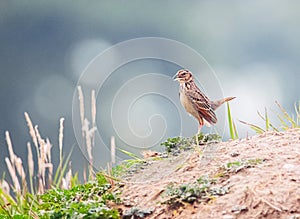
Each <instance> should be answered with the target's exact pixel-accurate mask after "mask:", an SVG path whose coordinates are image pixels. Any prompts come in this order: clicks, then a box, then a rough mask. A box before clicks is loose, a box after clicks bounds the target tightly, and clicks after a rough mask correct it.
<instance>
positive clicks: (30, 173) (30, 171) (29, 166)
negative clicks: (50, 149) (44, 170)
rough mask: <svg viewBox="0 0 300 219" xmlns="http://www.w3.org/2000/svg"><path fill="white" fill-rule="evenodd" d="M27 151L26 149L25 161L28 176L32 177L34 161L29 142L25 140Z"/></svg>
mask: <svg viewBox="0 0 300 219" xmlns="http://www.w3.org/2000/svg"><path fill="white" fill-rule="evenodd" d="M27 151H28V156H27V162H28V170H29V176H30V177H31V178H32V177H33V173H34V161H33V155H32V150H31V145H30V142H27Z"/></svg>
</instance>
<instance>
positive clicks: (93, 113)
mask: <svg viewBox="0 0 300 219" xmlns="http://www.w3.org/2000/svg"><path fill="white" fill-rule="evenodd" d="M91 96H92V100H91V102H92V106H91V112H92V124H93V126H96V94H95V90H92V94H91Z"/></svg>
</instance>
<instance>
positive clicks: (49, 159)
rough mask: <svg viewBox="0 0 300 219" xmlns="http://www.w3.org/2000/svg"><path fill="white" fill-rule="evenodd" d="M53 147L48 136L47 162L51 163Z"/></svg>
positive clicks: (46, 147) (46, 146) (46, 145)
mask: <svg viewBox="0 0 300 219" xmlns="http://www.w3.org/2000/svg"><path fill="white" fill-rule="evenodd" d="M51 148H52V144H51V143H50V140H49V138H46V143H45V149H44V150H45V160H46V162H47V163H51Z"/></svg>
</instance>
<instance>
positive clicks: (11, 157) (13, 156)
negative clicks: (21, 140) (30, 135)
mask: <svg viewBox="0 0 300 219" xmlns="http://www.w3.org/2000/svg"><path fill="white" fill-rule="evenodd" d="M5 140H6V143H7V147H8V152H9V157H10V161H11V164H12V166H13V167H14V166H15V159H16V155H15V153H14V150H13V146H12V143H11V139H10V136H9V132H8V131H6V132H5Z"/></svg>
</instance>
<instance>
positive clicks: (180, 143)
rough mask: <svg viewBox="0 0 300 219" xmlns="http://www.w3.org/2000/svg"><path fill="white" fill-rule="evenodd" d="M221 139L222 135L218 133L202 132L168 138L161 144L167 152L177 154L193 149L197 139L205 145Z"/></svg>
mask: <svg viewBox="0 0 300 219" xmlns="http://www.w3.org/2000/svg"><path fill="white" fill-rule="evenodd" d="M196 138H197V139H196ZM221 140H222V138H221V136H219V135H217V134H203V133H202V132H201V133H199V134H198V135H197V136H193V137H192V138H182V137H175V138H168V139H167V141H165V142H162V143H161V145H162V146H164V147H165V150H166V152H167V153H171V154H173V155H177V154H178V153H180V151H186V150H190V149H192V148H193V145H195V144H197V143H196V142H197V141H198V143H200V144H202V145H204V144H211V143H216V142H220V141H221Z"/></svg>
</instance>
